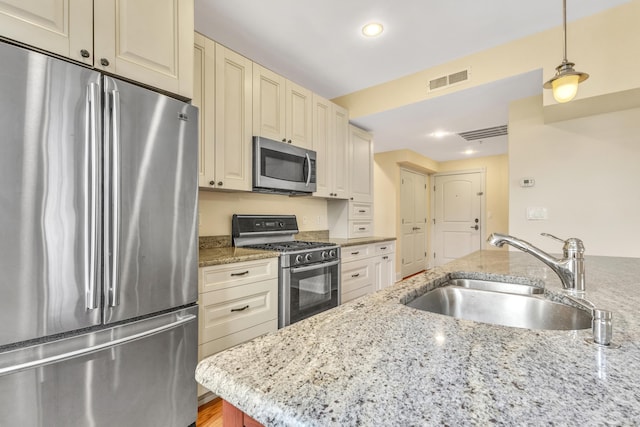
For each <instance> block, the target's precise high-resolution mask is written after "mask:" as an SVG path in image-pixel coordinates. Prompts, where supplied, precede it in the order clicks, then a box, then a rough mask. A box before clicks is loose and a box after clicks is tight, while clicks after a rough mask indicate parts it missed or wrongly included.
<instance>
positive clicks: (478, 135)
mask: <svg viewBox="0 0 640 427" xmlns="http://www.w3.org/2000/svg"><path fill="white" fill-rule="evenodd" d="M507 134H508V129H507V125H502V126H494V127H492V128H486V129H476V130H470V131H468V132H460V133H459V134H458V135H460V136H461V137H463V138H464V139H466V140H467V141H477V140H478V139H486V138H494V137H496V136H504V135H507Z"/></svg>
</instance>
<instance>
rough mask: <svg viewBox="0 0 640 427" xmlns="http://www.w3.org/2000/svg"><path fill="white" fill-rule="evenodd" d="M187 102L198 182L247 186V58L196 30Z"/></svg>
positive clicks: (228, 187) (211, 185)
mask: <svg viewBox="0 0 640 427" xmlns="http://www.w3.org/2000/svg"><path fill="white" fill-rule="evenodd" d="M194 41H195V43H194V86H193V90H194V96H193V104H194V105H195V106H197V107H199V108H200V146H199V147H200V151H199V154H200V156H199V168H198V172H199V178H198V185H199V186H200V187H201V188H217V189H222V190H225V189H226V190H242V191H251V136H252V133H251V132H252V126H251V96H252V90H251V87H252V75H253V72H252V66H253V63H252V62H251V60H249V59H247V58H245V57H243V56H242V55H239V54H237V53H235V52H233V51H232V50H230V49H227V48H226V47H224V46H222V45H220V44H217V43H215V42H214V41H213V40H210V39H208V38H206V37H204V36H203V35H201V34H198V33H196V34H195V38H194Z"/></svg>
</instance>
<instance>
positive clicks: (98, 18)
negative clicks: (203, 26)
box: [0, 0, 193, 98]
mask: <svg viewBox="0 0 640 427" xmlns="http://www.w3.org/2000/svg"><path fill="white" fill-rule="evenodd" d="M94 17H95V19H94ZM0 32H1V33H0V35H1V36H3V37H6V38H9V39H13V40H16V41H18V42H21V43H25V44H28V45H31V46H34V47H37V48H39V49H43V50H45V51H49V52H52V53H55V54H58V55H62V56H65V57H68V58H71V59H73V60H76V61H81V62H84V63H85V64H88V65H92V66H93V67H95V68H97V69H100V70H104V71H107V72H109V73H112V74H115V75H118V76H122V77H125V78H127V79H130V80H134V81H137V82H140V83H143V84H146V85H149V86H152V87H156V88H158V89H161V90H164V91H167V92H171V93H174V94H178V95H181V96H183V97H185V98H191V96H192V90H193V81H192V78H193V71H192V67H193V56H192V54H193V0H95V1H92V0H0Z"/></svg>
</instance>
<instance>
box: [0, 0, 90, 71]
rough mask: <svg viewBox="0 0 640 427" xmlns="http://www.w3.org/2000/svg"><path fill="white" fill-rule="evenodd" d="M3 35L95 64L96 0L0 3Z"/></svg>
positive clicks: (0, 22) (10, 0)
mask: <svg viewBox="0 0 640 427" xmlns="http://www.w3.org/2000/svg"><path fill="white" fill-rule="evenodd" d="M0 35H1V36H2V37H6V38H9V39H13V40H16V41H19V42H21V43H25V44H28V45H31V46H35V47H37V48H40V49H43V50H46V51H49V52H53V53H55V54H58V55H61V56H65V57H68V58H71V59H74V60H76V61H82V62H84V63H85V64H89V65H93V0H0ZM83 55H84V56H83Z"/></svg>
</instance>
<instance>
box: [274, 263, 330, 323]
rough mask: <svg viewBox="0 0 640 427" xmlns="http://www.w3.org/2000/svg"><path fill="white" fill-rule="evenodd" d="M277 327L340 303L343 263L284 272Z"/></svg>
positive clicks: (289, 269)
mask: <svg viewBox="0 0 640 427" xmlns="http://www.w3.org/2000/svg"><path fill="white" fill-rule="evenodd" d="M280 291H281V292H280V298H281V299H280V313H279V316H278V327H279V328H282V327H284V326H287V325H290V324H292V323H295V322H297V321H299V320H302V319H306V318H307V317H311V316H313V315H315V314H318V313H320V312H322V311H325V310H328V309H330V308H333V307H337V306H338V305H339V304H340V260H339V259H338V260H334V261H331V262H323V263H318V264H313V265H305V266H302V267H290V268H285V269H283V271H282V289H281V290H280Z"/></svg>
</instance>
